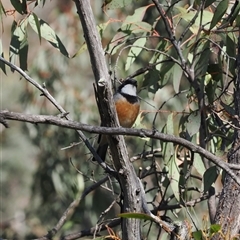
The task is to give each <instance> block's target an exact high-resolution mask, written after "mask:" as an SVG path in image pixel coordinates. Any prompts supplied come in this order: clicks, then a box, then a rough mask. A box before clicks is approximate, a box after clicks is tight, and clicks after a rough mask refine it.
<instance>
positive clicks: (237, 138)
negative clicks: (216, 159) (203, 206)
mask: <svg viewBox="0 0 240 240" xmlns="http://www.w3.org/2000/svg"><path fill="white" fill-rule="evenodd" d="M234 103H235V118H236V119H235V126H236V127H237V128H235V134H234V142H233V145H232V148H231V150H230V151H229V153H228V161H229V163H234V164H239V163H240V130H239V126H240V124H239V119H240V118H239V117H240V40H238V55H237V78H236V82H235V93H234ZM234 172H235V174H236V175H237V176H238V177H239V176H240V171H239V170H235V171H234ZM215 223H218V224H220V225H221V231H222V234H220V233H219V234H216V235H215V236H214V237H213V239H214V240H221V239H232V238H234V237H235V238H236V239H239V233H240V186H239V185H238V184H237V183H236V182H235V181H234V180H233V179H232V178H231V177H230V176H229V175H228V174H226V177H225V180H224V185H223V190H222V193H221V196H220V200H219V203H218V207H217V212H216V216H215Z"/></svg>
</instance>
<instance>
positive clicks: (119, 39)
mask: <svg viewBox="0 0 240 240" xmlns="http://www.w3.org/2000/svg"><path fill="white" fill-rule="evenodd" d="M129 37H130V35H129V34H126V33H123V32H118V33H117V34H116V35H115V36H114V37H113V39H112V40H111V42H110V43H109V44H108V45H107V46H106V48H105V52H108V53H109V54H110V55H114V54H115V53H116V52H117V50H118V49H119V48H121V47H122V43H124V42H125V41H126V40H127V39H128V38H129Z"/></svg>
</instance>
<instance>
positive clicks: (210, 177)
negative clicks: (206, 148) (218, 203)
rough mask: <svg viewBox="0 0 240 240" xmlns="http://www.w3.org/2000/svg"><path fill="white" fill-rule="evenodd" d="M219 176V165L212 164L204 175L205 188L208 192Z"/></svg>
mask: <svg viewBox="0 0 240 240" xmlns="http://www.w3.org/2000/svg"><path fill="white" fill-rule="evenodd" d="M217 177H218V173H217V167H216V166H212V167H210V168H208V169H207V171H206V172H205V173H204V175H203V189H204V193H206V192H207V191H208V190H209V188H210V187H211V186H212V184H213V183H214V182H215V181H216V179H217Z"/></svg>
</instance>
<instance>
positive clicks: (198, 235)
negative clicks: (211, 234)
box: [192, 230, 203, 240]
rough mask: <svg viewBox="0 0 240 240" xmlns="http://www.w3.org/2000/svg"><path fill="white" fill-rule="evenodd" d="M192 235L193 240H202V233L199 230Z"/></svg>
mask: <svg viewBox="0 0 240 240" xmlns="http://www.w3.org/2000/svg"><path fill="white" fill-rule="evenodd" d="M192 235H193V238H194V240H202V239H203V238H202V237H203V235H202V231H201V230H198V231H196V232H193V233H192Z"/></svg>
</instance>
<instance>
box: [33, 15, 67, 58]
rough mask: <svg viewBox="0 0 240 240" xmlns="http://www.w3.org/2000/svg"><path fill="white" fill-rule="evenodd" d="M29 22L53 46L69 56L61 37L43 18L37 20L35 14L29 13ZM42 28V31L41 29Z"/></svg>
mask: <svg viewBox="0 0 240 240" xmlns="http://www.w3.org/2000/svg"><path fill="white" fill-rule="evenodd" d="M28 19H29V24H30V26H31V27H32V29H33V30H34V31H35V32H36V33H38V34H39V32H40V35H41V37H43V38H44V39H46V40H47V41H48V42H49V43H50V44H51V45H52V46H53V47H55V48H56V49H58V50H59V51H60V52H61V53H62V54H63V55H64V56H66V57H68V58H69V54H68V52H67V50H66V48H65V47H64V45H63V43H62V42H61V40H60V39H59V37H58V36H57V35H56V33H55V32H54V30H53V29H52V28H51V27H50V26H49V25H48V24H47V23H46V22H44V21H43V20H42V19H40V18H38V21H36V19H35V17H34V15H32V14H31V15H29V18H28ZM39 29H40V31H39Z"/></svg>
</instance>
